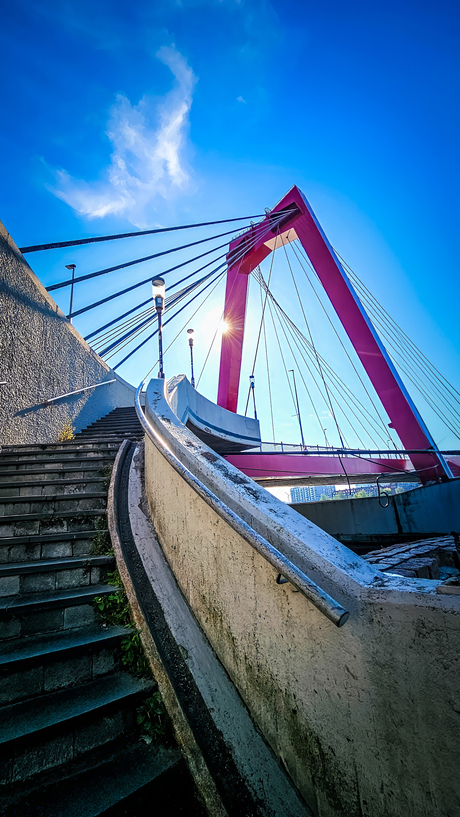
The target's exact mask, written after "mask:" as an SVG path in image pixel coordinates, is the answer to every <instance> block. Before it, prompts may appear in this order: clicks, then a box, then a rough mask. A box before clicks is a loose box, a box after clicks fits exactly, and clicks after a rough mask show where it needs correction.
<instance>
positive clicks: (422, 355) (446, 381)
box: [334, 250, 460, 397]
mask: <svg viewBox="0 0 460 817" xmlns="http://www.w3.org/2000/svg"><path fill="white" fill-rule="evenodd" d="M334 252H336V254H337V256H338V257H339V258H340V260H341V261H342V262H343V264H344V266H345V267H346V268H347V269H348V271H349V272H350V273H351V274H352V275H353V276H354V277H355V279H356V281H357V282H359V284H360V285H361V287H363V289H365V290H366V292H367V293H368V294H369V296H370V297H371V298H372V299H373V300H374V301H375V302H376V304H377V305H378V306H379V308H380V309H381V310H382V312H384V313H385V314H386V316H387V318H388V319H389V320H390V321H391V323H392V324H394V326H395V328H396V329H397V330H398V331H399V332H400V333H401V335H403V336H404V338H405V340H406V341H407V342H408V343H409V344H410V345H411V346H412V347H413V349H414V351H416V352H417V354H418V355H419V357H420V358H423V360H424V361H425V363H426V366H428V367H430V368H431V369H432V370H433V373H436V374H437V376H438V379H439V380H441V381H444V384H445V385H444V388H446V389H447V388H449V389H452V392H455V394H456V395H457V397H460V392H459V391H457V389H456V388H455V387H454V386H453V385H452V384H451V383H450V382H449V381H448V380H447V378H446V377H445V376H444V375H443V374H442V372H440V371H439V369H437V368H436V366H435V365H434V364H433V363H432V362H431V361H430V360H429V358H427V356H426V355H425V354H424V353H423V352H422V351H421V349H419V348H418V346H417V345H416V344H415V343H414V341H413V340H412V339H411V338H410V337H409V336H408V335H407V334H406V332H404V329H402V327H400V326H399V324H398V323H397V322H396V321H395V320H394V318H392V317H391V315H390V314H389V313H388V312H387V311H386V309H385V308H384V307H383V306H382V305H381V304H380V303H379V301H378V300H377V298H375V296H374V295H373V294H372V292H370V290H369V289H368V288H367V287H366V285H365V284H364V283H363V282H362V281H361V280H360V278H359V277H358V275H357V273H356V272H354V271H353V270H352V269H351V267H350V266H349V264H347V262H346V261H344V259H343V258H342V257H341V255H340V254H339V253H338V252H337V251H336V250H334ZM452 396H454V395H453V394H452Z"/></svg>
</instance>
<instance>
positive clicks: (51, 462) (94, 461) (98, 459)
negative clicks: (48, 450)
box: [0, 449, 117, 474]
mask: <svg viewBox="0 0 460 817" xmlns="http://www.w3.org/2000/svg"><path fill="white" fill-rule="evenodd" d="M111 450H112V449H111ZM116 455H117V452H116V450H115V449H113V454H112V453H110V452H108V453H107V454H91V456H90V457H81V456H77V454H75V456H69V457H59V456H57V457H55V456H53V455H52V456H50V457H42V456H41V457H39V456H37V457H35V458H29V457H28V456H25V457H22V458H21V457H18V458H17V459H15V460H12V459H9V460H8V461H4V462H0V474H9V473H10V471H20V470H22V469H23V468H26V467H28V466H31V465H32V466H34V467H35V469H36V470H35V473H39V471H38V470H37V469H38V467H39V466H42V467H43V470H44V471H49V470H50V469H52V468H56V466H57V464H58V463H61V464H62V465H67V467H68V468H71V469H72V470H73V471H86V470H87V467H88V466H89V467H91V466H93V467H94V466H95V465H98V466H99V468H103V467H104V465H103V463H107V464H111V463H112V462H113V461H114V459H115V457H116Z"/></svg>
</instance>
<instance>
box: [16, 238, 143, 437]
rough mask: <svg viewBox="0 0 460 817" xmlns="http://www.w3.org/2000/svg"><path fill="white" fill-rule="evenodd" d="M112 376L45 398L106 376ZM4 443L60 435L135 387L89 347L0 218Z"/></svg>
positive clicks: (130, 401)
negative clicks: (65, 427) (40, 279)
mask: <svg viewBox="0 0 460 817" xmlns="http://www.w3.org/2000/svg"><path fill="white" fill-rule="evenodd" d="M112 379H115V382H114V383H110V384H109V385H107V386H100V387H99V388H97V389H92V390H88V391H85V392H82V393H80V394H75V395H71V396H70V397H66V398H64V399H61V400H58V401H56V402H54V403H51V404H50V405H45V402H44V401H45V400H48V399H50V398H51V397H57V396H58V395H61V394H66V393H67V392H71V391H75V390H76V389H80V388H83V387H85V386H92V385H93V384H95V383H101V382H103V381H105V380H112ZM0 381H6V383H5V385H0V443H3V444H4V445H6V444H17V443H25V442H38V443H40V442H43V443H46V442H48V443H49V442H55V441H56V440H57V438H58V435H59V432H60V431H61V429H62V427H63V425H64V423H66V422H67V421H68V420H70V421H71V422H72V423H73V425H74V428H75V430H76V431H80V430H81V429H82V428H85V427H86V426H87V425H89V424H90V423H92V422H93V421H94V420H98V419H99V417H102V416H104V414H107V413H108V412H109V411H111V410H112V409H113V408H116V407H118V406H133V405H134V394H135V389H134V387H133V386H131V385H130V384H129V383H126V382H125V381H124V380H122V378H121V377H118V375H116V374H115V373H114V372H113V371H112V370H111V369H110V367H109V366H107V364H106V363H104V361H103V360H102V359H101V358H100V357H99V356H98V355H96V354H95V352H93V351H92V349H91V348H90V347H89V346H88V344H87V343H86V342H85V341H84V340H83V338H82V337H81V335H79V333H78V332H77V330H76V329H75V327H73V326H72V324H71V323H70V322H69V321H68V320H67V318H66V317H65V315H64V314H63V313H62V312H61V310H60V309H59V307H58V306H57V305H56V304H55V302H54V301H53V299H52V298H51V296H50V295H49V294H48V293H47V291H46V289H45V288H44V287H43V286H42V285H41V283H40V281H39V280H38V278H37V277H36V276H35V275H34V273H33V272H32V270H31V268H30V267H29V265H28V264H27V262H26V261H25V259H24V257H23V255H22V254H21V252H20V251H19V250H18V248H17V247H16V244H15V243H14V241H13V240H12V238H11V236H10V235H9V234H8V233H7V231H6V230H5V228H4V226H3V224H1V222H0Z"/></svg>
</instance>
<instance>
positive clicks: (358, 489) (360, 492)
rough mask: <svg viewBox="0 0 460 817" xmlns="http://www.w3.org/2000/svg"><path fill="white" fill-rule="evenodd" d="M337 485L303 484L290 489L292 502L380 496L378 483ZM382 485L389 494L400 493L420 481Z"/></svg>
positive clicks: (417, 484)
mask: <svg viewBox="0 0 460 817" xmlns="http://www.w3.org/2000/svg"><path fill="white" fill-rule="evenodd" d="M337 487H338V486H336V485H303V486H301V487H296V488H291V489H290V499H289V502H290V504H291V505H292V504H295V503H296V502H321V501H324V500H327V499H350V496H351V497H352V498H353V497H355V498H356V499H364V498H365V497H367V496H378V491H377V485H376V484H375V483H372V484H371V485H354V486H353V487H352V488H351V492H350V490H349V489H348V488H347V487H345V486H343V487H342V486H341V487H339V488H338V490H337ZM380 487H381V489H382V490H383V491H386V493H387V494H400V493H402V492H403V491H411V490H412V489H413V488H418V487H419V483H418V482H403V483H400V482H388V483H386V482H385V483H383V482H381V483H380Z"/></svg>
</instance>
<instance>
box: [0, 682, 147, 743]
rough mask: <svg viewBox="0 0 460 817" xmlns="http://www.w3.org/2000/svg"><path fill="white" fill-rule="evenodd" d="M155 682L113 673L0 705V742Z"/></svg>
mask: <svg viewBox="0 0 460 817" xmlns="http://www.w3.org/2000/svg"><path fill="white" fill-rule="evenodd" d="M154 686H155V684H153V683H152V682H151V681H146V680H145V679H139V678H135V677H134V676H133V675H129V674H128V673H116V674H115V675H111V676H105V677H104V678H99V679H98V680H96V681H91V682H90V683H87V684H82V685H81V686H78V687H71V688H69V689H65V690H61V691H59V692H52V693H49V694H48V695H43V696H41V697H40V698H39V699H35V698H33V699H30V700H26V701H21V702H20V703H16V704H11V705H10V706H5V707H3V708H2V710H1V711H2V720H1V723H0V745H2V744H5V743H8V742H10V741H12V740H17V739H18V738H23V737H26V736H27V735H32V734H34V733H36V732H39V731H42V730H44V729H47V728H49V727H51V726H56V725H57V724H60V723H65V722H66V721H67V722H68V721H70V720H72V719H74V718H77V717H81V716H82V715H85V714H88V713H89V712H92V711H94V710H96V709H100V708H102V707H104V706H108V705H110V704H112V703H115V702H117V701H122V700H123V699H124V698H127V697H129V696H131V695H135V694H137V693H140V692H148V691H149V690H150V689H153V688H154Z"/></svg>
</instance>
